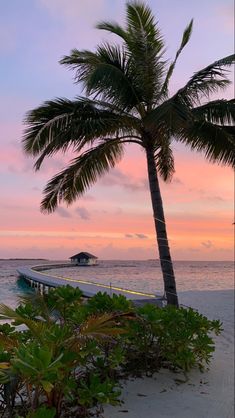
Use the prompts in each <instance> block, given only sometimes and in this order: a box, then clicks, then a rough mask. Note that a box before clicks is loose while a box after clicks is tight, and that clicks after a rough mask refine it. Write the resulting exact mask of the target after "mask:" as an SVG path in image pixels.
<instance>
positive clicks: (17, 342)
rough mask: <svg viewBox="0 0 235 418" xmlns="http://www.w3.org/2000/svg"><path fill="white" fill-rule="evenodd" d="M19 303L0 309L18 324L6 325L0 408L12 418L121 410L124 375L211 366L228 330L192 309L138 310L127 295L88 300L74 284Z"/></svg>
mask: <svg viewBox="0 0 235 418" xmlns="http://www.w3.org/2000/svg"><path fill="white" fill-rule="evenodd" d="M20 302H21V303H20V305H19V307H18V308H16V309H15V310H14V309H11V308H9V307H7V306H5V305H3V304H2V305H0V319H10V320H11V321H12V322H11V324H8V323H6V324H3V325H0V410H2V412H3V414H5V415H3V416H6V417H8V416H12V417H19V416H20V417H27V418H53V417H60V416H61V414H63V416H66V413H68V415H67V416H72V415H73V412H72V411H76V413H78V414H79V416H81V417H82V416H88V415H89V411H90V408H94V407H95V408H96V411H99V410H100V409H101V408H102V405H103V404H105V403H110V404H113V405H115V404H116V403H118V402H119V401H118V398H119V396H120V393H121V392H120V387H119V383H118V382H119V381H120V379H121V378H123V377H128V376H131V375H141V374H143V373H146V374H152V373H154V372H155V371H157V370H158V369H159V368H160V367H170V368H172V369H174V370H175V371H177V370H178V371H183V372H188V371H189V370H190V369H191V368H192V367H199V368H200V369H202V368H203V367H204V366H205V365H207V364H209V361H210V358H211V355H212V352H213V351H214V342H213V339H212V338H211V336H210V333H211V331H213V332H215V333H216V334H218V333H219V332H220V329H221V325H220V323H219V321H209V320H208V319H207V318H205V317H204V316H202V315H200V314H199V313H198V312H196V311H194V310H193V309H190V308H189V309H185V308H179V309H176V308H175V307H173V306H168V307H165V308H162V309H160V308H158V307H157V306H154V305H151V304H146V305H144V306H143V307H140V308H135V307H134V306H133V305H132V303H131V302H129V301H128V300H126V299H125V297H123V296H116V295H113V296H112V297H110V296H109V295H107V294H102V293H98V294H97V295H95V296H94V297H93V298H91V299H89V300H88V301H84V300H83V298H82V293H81V291H80V290H79V289H74V288H72V287H70V286H65V287H60V288H57V289H55V290H50V291H49V294H48V295H45V296H44V297H43V296H41V295H39V294H35V295H30V296H27V297H24V298H21V300H20ZM16 411H17V412H16ZM66 411H67V412H66ZM68 411H70V412H68ZM17 413H18V415H17ZM69 414H70V415H69ZM71 414H72V415H71Z"/></svg>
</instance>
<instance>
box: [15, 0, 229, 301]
mask: <svg viewBox="0 0 235 418" xmlns="http://www.w3.org/2000/svg"><path fill="white" fill-rule="evenodd" d="M192 27H193V21H191V22H190V23H189V25H188V26H187V27H186V29H185V31H184V33H183V36H182V40H181V44H180V47H179V49H178V51H177V53H176V56H175V58H174V60H173V61H172V63H171V64H170V65H169V64H168V62H167V60H166V59H164V58H163V55H164V52H165V43H164V40H163V37H162V35H161V32H160V29H159V27H158V24H157V23H156V21H155V19H154V16H153V14H152V12H151V10H150V8H149V7H148V6H147V5H145V4H144V3H142V2H139V1H131V2H127V4H126V25H125V27H123V26H120V25H119V24H117V23H113V22H101V23H99V24H98V25H97V28H98V29H101V30H106V31H108V32H110V33H112V34H115V35H117V36H118V37H119V39H120V40H121V44H120V43H118V44H116V45H115V44H110V43H107V42H106V43H103V44H101V45H99V46H98V47H97V49H96V51H95V52H92V51H89V50H77V49H73V50H72V51H71V53H70V55H68V56H65V57H64V58H63V59H62V60H61V61H60V63H61V64H62V65H65V66H67V67H68V68H70V69H72V70H74V71H75V82H76V83H81V85H82V87H83V89H84V92H85V95H84V97H77V98H76V99H75V100H69V99H65V98H58V99H56V100H50V101H46V102H45V103H43V104H42V105H41V106H39V107H37V108H35V109H34V110H32V111H30V112H28V114H27V116H26V120H25V122H26V125H27V128H26V130H25V135H24V139H23V145H24V150H25V151H26V153H27V154H29V155H32V156H33V157H38V158H37V160H36V162H35V169H36V170H39V169H40V167H41V164H42V163H43V161H44V159H45V158H46V157H51V156H53V155H54V154H55V153H57V152H58V151H62V152H67V151H68V149H72V150H73V151H74V153H75V158H74V159H73V160H72V161H71V163H70V164H69V165H68V167H66V168H65V169H63V170H62V171H61V172H60V173H58V174H57V175H55V176H54V177H53V178H52V179H51V180H50V181H49V182H48V184H47V185H46V187H45V189H44V198H43V200H42V203H41V209H42V211H44V212H48V213H50V212H53V211H54V210H55V209H56V207H57V206H58V204H59V203H60V202H62V201H64V202H66V203H67V204H68V205H69V204H71V203H72V202H74V201H75V200H76V199H77V198H79V197H80V196H82V195H83V194H84V193H85V192H86V190H87V189H88V188H89V187H90V186H91V185H92V184H93V183H94V182H96V180H97V179H98V178H99V177H100V176H102V175H103V174H105V173H106V172H107V171H109V170H110V169H111V168H112V167H114V166H115V164H116V163H118V162H119V161H120V159H121V158H122V156H123V154H124V150H125V146H126V145H128V144H130V143H134V144H138V145H139V146H140V147H141V148H142V149H143V150H144V151H145V155H146V159H147V168H148V180H149V187H150V194H151V201H152V207H153V216H154V222H155V229H156V235H157V244H158V251H159V258H160V262H161V268H162V273H163V279H164V288H165V294H166V298H167V302H168V303H169V304H174V305H178V299H177V292H176V283H175V275H174V270H173V264H172V259H171V254H170V248H169V242H168V237H167V230H166V222H165V216H164V211H163V204H162V197H161V192H160V188H159V176H160V177H162V178H163V180H165V181H169V180H170V179H171V178H172V176H173V173H174V157H173V149H172V143H173V140H174V141H180V142H182V143H183V144H185V145H187V146H189V147H190V148H191V149H192V150H195V151H199V152H202V153H204V155H205V157H206V158H207V159H208V160H209V161H211V162H218V163H221V164H225V165H234V161H235V158H234V128H233V127H232V126H231V125H232V123H233V122H234V119H235V101H234V100H224V99H223V100H213V101H209V97H210V94H212V93H217V92H218V91H219V90H223V89H225V88H226V87H227V86H228V85H229V83H230V81H229V80H228V78H227V72H226V71H227V68H228V67H229V66H231V64H232V63H233V62H234V55H230V56H227V57H225V58H222V59H219V60H217V61H215V62H214V63H212V64H210V65H208V66H207V67H205V68H203V69H202V70H200V71H198V72H196V73H195V74H194V75H193V76H192V77H191V78H190V80H189V81H188V82H187V83H186V85H185V86H184V87H182V88H181V89H180V90H178V91H177V92H176V93H175V94H174V95H173V96H171V97H170V95H169V81H170V78H171V76H172V73H173V70H174V68H175V65H176V62H177V59H178V57H179V55H180V54H181V52H182V50H183V48H184V47H185V46H186V45H187V43H188V41H189V39H190V36H191V33H192Z"/></svg>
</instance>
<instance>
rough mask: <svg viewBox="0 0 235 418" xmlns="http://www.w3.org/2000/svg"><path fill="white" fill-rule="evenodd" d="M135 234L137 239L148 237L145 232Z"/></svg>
mask: <svg viewBox="0 0 235 418" xmlns="http://www.w3.org/2000/svg"><path fill="white" fill-rule="evenodd" d="M135 236H136V237H137V238H139V239H147V238H148V236H147V235H145V234H135Z"/></svg>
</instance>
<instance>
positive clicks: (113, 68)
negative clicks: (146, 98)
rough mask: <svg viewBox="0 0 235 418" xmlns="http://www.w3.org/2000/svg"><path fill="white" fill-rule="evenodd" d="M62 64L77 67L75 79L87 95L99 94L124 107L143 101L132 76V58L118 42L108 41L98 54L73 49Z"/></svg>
mask: <svg viewBox="0 0 235 418" xmlns="http://www.w3.org/2000/svg"><path fill="white" fill-rule="evenodd" d="M60 63H61V64H63V65H67V66H69V68H71V69H73V70H75V80H76V82H77V83H80V82H81V83H83V86H84V89H85V91H86V94H87V95H90V94H92V95H95V96H96V97H97V96H99V97H100V98H101V100H105V101H109V102H110V103H113V104H115V105H117V106H118V107H119V108H121V109H123V110H125V109H131V108H133V107H135V106H137V105H138V104H139V103H140V102H141V101H142V100H141V97H139V92H138V86H136V85H135V84H134V80H133V79H131V77H130V75H129V57H128V56H126V54H124V53H123V50H122V48H121V47H120V46H118V45H117V46H113V45H110V44H108V43H105V44H103V45H101V46H98V48H97V52H96V53H91V52H90V51H78V50H77V49H74V50H72V51H71V54H70V55H69V56H65V57H64V58H63V59H62V60H61V61H60Z"/></svg>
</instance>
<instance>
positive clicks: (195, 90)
mask: <svg viewBox="0 0 235 418" xmlns="http://www.w3.org/2000/svg"><path fill="white" fill-rule="evenodd" d="M234 62H235V54H232V55H229V56H227V57H224V58H222V59H220V60H218V61H215V62H214V63H212V64H210V65H208V66H207V67H205V68H203V69H202V70H200V71H198V72H196V73H195V74H194V75H193V76H192V77H191V78H190V80H189V81H188V83H187V84H186V85H185V86H184V87H183V88H181V89H180V90H179V91H178V92H177V93H176V94H177V95H181V96H183V97H186V98H188V100H190V99H191V100H192V103H197V102H198V101H200V95H201V94H202V95H206V96H208V95H209V94H210V93H215V92H217V91H218V90H220V89H224V88H225V87H227V86H228V84H230V81H229V80H228V78H227V70H226V67H230V66H231V65H232V64H233V63H234Z"/></svg>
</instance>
